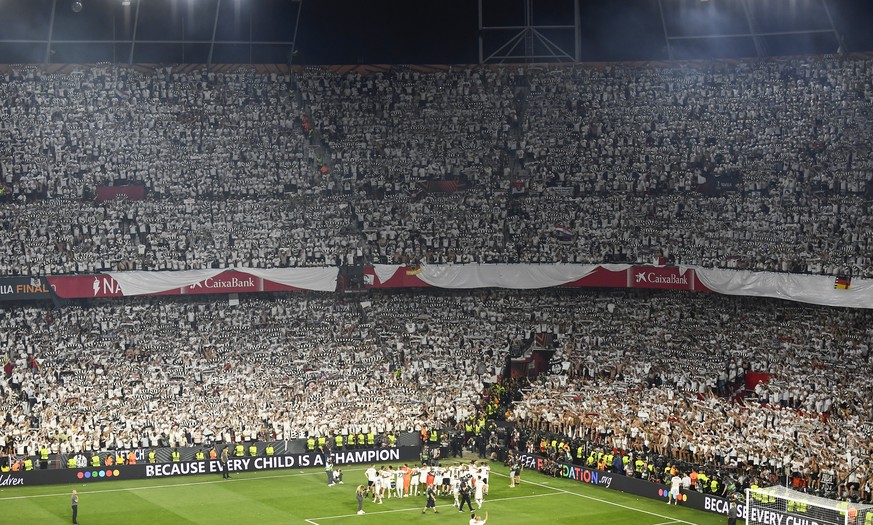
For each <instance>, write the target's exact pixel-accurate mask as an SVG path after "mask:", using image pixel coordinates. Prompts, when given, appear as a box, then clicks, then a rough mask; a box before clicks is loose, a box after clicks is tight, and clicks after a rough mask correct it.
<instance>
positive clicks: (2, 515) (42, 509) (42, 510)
mask: <svg viewBox="0 0 873 525" xmlns="http://www.w3.org/2000/svg"><path fill="white" fill-rule="evenodd" d="M506 473H507V472H506V469H505V468H503V467H502V466H496V465H495V468H494V472H493V473H492V479H491V487H490V488H491V493H490V495H489V496H488V497H486V498H485V504H484V506H483V508H482V511H481V512H482V513H484V511H488V514H489V519H488V523H489V525H490V524H493V525H510V524H518V525H522V524H525V525H528V524H532V523H543V524H567V525H578V524H592V525H619V524H627V525H680V524H694V525H715V524H719V525H721V524H723V523H725V522H726V518H725V517H723V516H719V515H716V514H710V513H705V512H700V511H695V510H692V509H687V508H682V507H681V506H679V507H676V506H673V505H667V504H666V503H665V502H663V501H659V500H653V499H647V498H640V497H636V496H630V495H627V494H624V493H620V492H617V491H613V490H609V489H606V488H602V487H597V486H592V485H584V484H581V483H577V482H575V481H569V480H561V479H553V478H549V477H546V476H543V475H541V474H539V473H536V472H532V471H525V472H524V473H523V474H522V484H521V486H519V487H516V488H510V487H509V482H508V479H507V478H506ZM344 474H345V483H344V484H343V485H335V486H333V487H328V486H327V485H326V479H325V475H324V472H322V471H320V470H317V469H307V470H296V471H288V470H283V471H273V472H251V473H237V474H234V475H233V479H231V480H222V479H221V476H220V475H215V476H212V475H210V476H189V477H179V478H168V479H162V480H154V479H152V480H139V481H111V482H98V483H88V484H81V485H51V486H45V487H20V488H19V487H16V488H6V489H3V490H0V523H33V524H37V523H38V524H40V525H52V524H68V523H70V522H71V516H72V511H71V510H70V492H71V491H72V490H73V489H77V490H78V491H79V523H80V524H82V525H96V524H106V525H139V524H149V525H154V524H161V525H162V524H203V525H217V524H234V525H238V524H246V523H253V524H274V523H275V524H281V523H296V524H300V525H307V524H308V525H351V524H380V525H381V524H389V525H390V524H394V523H397V524H404V525H408V524H410V523H428V524H431V523H433V524H437V523H440V524H443V523H445V524H448V523H453V524H459V525H466V524H467V523H468V521H469V519H470V514H469V512H466V511H465V512H464V513H460V512H458V511H457V509H455V508H453V507H452V506H451V504H452V502H453V498H451V497H440V498H438V500H437V509H438V510H439V514H436V515H434V514H433V513H432V512H428V513H427V514H426V515H423V514H422V513H421V509H422V508H423V507H424V504H425V499H424V497H422V496H419V497H415V496H410V497H408V498H402V499H397V498H391V499H388V498H386V499H385V503H384V504H382V505H376V504H374V503H373V502H372V500H370V499H368V500H366V501H365V502H364V511H365V512H366V514H364V515H361V516H359V515H357V514H356V510H357V502H356V501H355V495H354V490H355V487H356V486H357V485H358V484H360V483H362V482H363V480H364V466H354V467H350V468H348V469H344ZM474 507H475V505H474ZM483 515H484V514H483Z"/></svg>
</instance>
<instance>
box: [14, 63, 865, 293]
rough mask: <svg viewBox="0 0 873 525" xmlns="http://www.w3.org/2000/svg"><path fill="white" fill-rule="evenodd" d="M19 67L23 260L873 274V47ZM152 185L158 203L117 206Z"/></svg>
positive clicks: (17, 166) (154, 265)
mask: <svg viewBox="0 0 873 525" xmlns="http://www.w3.org/2000/svg"><path fill="white" fill-rule="evenodd" d="M4 71H5V72H4V73H3V74H2V75H0V178H2V181H3V182H5V183H6V184H7V185H6V186H5V187H4V188H3V189H2V192H3V194H4V195H3V199H5V200H6V202H5V203H4V204H2V205H0V215H2V230H0V273H4V274H33V275H39V274H48V273H54V274H57V273H75V272H94V271H99V270H110V269H111V270H124V269H192V268H203V267H225V266H250V267H283V266H322V265H354V264H364V263H413V264H415V263H470V262H508V263H513V262H527V263H537V262H578V263H587V262H595V263H602V262H652V261H654V260H658V261H664V262H667V263H673V264H697V265H701V266H707V267H723V268H744V269H757V270H773V271H783V272H812V273H827V274H831V273H835V272H836V271H837V270H839V269H843V268H846V267H849V268H853V269H854V272H855V275H865V276H869V275H870V274H871V273H873V264H871V263H873V241H871V240H870V236H869V235H868V234H869V232H870V231H871V229H873V224H871V223H873V213H871V209H870V207H871V198H870V196H871V194H873V156H871V148H870V144H871V143H873V140H871V139H873V136H871V135H873V122H871V108H873V106H871V104H873V59H870V58H868V57H863V56H859V57H853V58H837V57H818V58H802V59H788V60H774V61H731V62H727V61H722V62H705V63H681V62H680V63H671V64H670V65H647V66H641V65H634V64H607V65H604V64H600V65H575V66H554V67H509V66H507V67H496V68H445V69H444V70H437V71H433V72H422V71H417V70H415V69H413V68H404V67H395V68H391V69H387V70H383V71H377V72H373V73H370V74H366V75H361V74H358V73H340V72H335V71H331V70H328V69H321V68H305V69H302V70H300V71H298V72H296V73H295V74H294V75H291V74H280V73H271V74H261V73H256V72H252V71H250V70H248V69H244V70H240V71H236V72H227V73H219V72H209V71H206V70H205V69H202V70H201V69H192V68H190V67H178V68H175V69H174V68H170V67H154V68H143V67H140V68H129V67H125V66H89V67H81V68H75V71H73V72H71V73H64V74H49V73H47V72H46V71H44V70H42V69H39V68H36V67H30V66H21V67H17V66H11V67H9V68H6V69H5V70H4ZM122 182H126V183H131V184H141V185H143V186H144V188H145V195H146V199H145V200H142V201H133V200H126V201H119V200H111V201H105V202H96V201H95V195H96V194H97V188H98V187H100V186H106V185H112V184H115V185H118V184H120V183H122Z"/></svg>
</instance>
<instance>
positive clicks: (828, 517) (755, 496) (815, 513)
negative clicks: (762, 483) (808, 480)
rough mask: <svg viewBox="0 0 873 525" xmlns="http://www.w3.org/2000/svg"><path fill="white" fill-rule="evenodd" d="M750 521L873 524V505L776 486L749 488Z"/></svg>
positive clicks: (751, 524) (750, 524) (765, 524)
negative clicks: (822, 496) (838, 499)
mask: <svg viewBox="0 0 873 525" xmlns="http://www.w3.org/2000/svg"><path fill="white" fill-rule="evenodd" d="M745 510H746V512H745V514H746V515H745V516H741V517H743V518H745V520H746V524H747V525H873V505H862V504H859V503H854V502H851V501H837V500H832V499H827V498H821V497H818V496H813V495H811V494H807V493H805V492H799V491H796V490H791V489H789V488H786V487H781V486H774V487H766V488H761V489H748V490H747V491H746V508H745Z"/></svg>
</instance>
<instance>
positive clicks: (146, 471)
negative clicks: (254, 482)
mask: <svg viewBox="0 0 873 525" xmlns="http://www.w3.org/2000/svg"><path fill="white" fill-rule="evenodd" d="M418 457H419V448H418V447H385V448H372V449H362V450H348V451H337V452H332V453H331V454H330V456H329V459H330V462H331V463H332V464H334V465H335V466H342V465H353V464H360V463H388V462H401V461H418ZM324 459H325V458H324V456H323V455H322V454H319V453H316V452H307V453H302V454H285V455H281V456H258V457H244V458H230V459H229V460H228V469H229V470H230V471H231V472H257V471H261V470H279V469H301V468H308V467H321V468H324V466H325V464H324ZM220 473H221V463H220V462H219V460H217V459H211V460H203V461H182V462H178V463H154V464H151V463H144V464H143V463H140V464H136V465H115V466H110V467H103V466H101V467H92V468H71V469H56V470H31V471H27V472H10V473H8V474H0V487H13V486H19V487H23V486H31V485H54V484H63V483H94V482H100V481H112V480H114V479H151V478H169V477H176V476H193V475H197V474H220Z"/></svg>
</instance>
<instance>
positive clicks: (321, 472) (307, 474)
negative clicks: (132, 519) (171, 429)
mask: <svg viewBox="0 0 873 525" xmlns="http://www.w3.org/2000/svg"><path fill="white" fill-rule="evenodd" d="M362 470H366V469H362V468H356V469H347V470H345V471H344V472H359V471H362ZM237 474H240V473H239V472H238V473H237ZM314 475H321V476H324V472H323V471H315V472H302V473H299V474H281V475H276V476H258V477H252V478H240V479H229V480H226V479H222V480H217V479H216V480H212V481H192V482H191V483H172V484H169V485H149V486H146V487H129V488H126V489H103V490H86V491H83V492H82V494H83V495H85V494H103V493H107V492H126V491H132V490H149V489H171V488H173V487H192V486H196V485H212V484H214V483H228V482H229V483H240V482H242V481H259V480H262V479H276V478H295V477H300V476H314ZM118 481H125V480H118ZM126 481H132V480H126ZM68 485H78V483H68ZM69 495H70V493H69V492H64V493H61V494H32V495H30V496H6V497H0V501H3V500H12V499H31V498H53V497H57V496H69Z"/></svg>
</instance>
